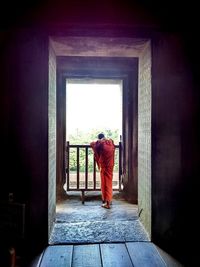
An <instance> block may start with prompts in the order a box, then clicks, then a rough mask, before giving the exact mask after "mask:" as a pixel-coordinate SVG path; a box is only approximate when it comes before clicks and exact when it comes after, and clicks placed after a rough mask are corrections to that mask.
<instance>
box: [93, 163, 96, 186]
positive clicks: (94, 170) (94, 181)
mask: <svg viewBox="0 0 200 267" xmlns="http://www.w3.org/2000/svg"><path fill="white" fill-rule="evenodd" d="M93 184H94V190H95V189H96V160H95V158H94V167H93Z"/></svg>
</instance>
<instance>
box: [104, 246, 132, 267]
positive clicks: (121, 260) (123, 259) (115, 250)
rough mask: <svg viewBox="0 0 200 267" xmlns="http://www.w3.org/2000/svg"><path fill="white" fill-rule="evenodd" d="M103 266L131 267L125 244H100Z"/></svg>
mask: <svg viewBox="0 0 200 267" xmlns="http://www.w3.org/2000/svg"><path fill="white" fill-rule="evenodd" d="M100 249H101V255H102V263H103V267H133V264H132V262H131V259H130V257H129V254H128V251H127V249H126V246H125V244H121V243H119V244H101V245H100Z"/></svg>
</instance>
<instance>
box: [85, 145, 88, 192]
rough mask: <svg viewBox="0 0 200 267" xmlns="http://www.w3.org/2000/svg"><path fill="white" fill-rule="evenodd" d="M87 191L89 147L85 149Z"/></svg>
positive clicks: (86, 186) (86, 184)
mask: <svg viewBox="0 0 200 267" xmlns="http://www.w3.org/2000/svg"><path fill="white" fill-rule="evenodd" d="M85 189H88V147H86V148H85Z"/></svg>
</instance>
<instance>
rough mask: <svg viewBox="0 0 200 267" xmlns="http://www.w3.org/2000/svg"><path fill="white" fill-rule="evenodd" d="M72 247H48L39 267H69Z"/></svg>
mask: <svg viewBox="0 0 200 267" xmlns="http://www.w3.org/2000/svg"><path fill="white" fill-rule="evenodd" d="M72 251H73V246H72V245H68V246H67V245H66V246H48V247H47V249H46V250H45V252H44V255H43V258H42V262H41V264H40V267H56V266H59V267H71V261H72Z"/></svg>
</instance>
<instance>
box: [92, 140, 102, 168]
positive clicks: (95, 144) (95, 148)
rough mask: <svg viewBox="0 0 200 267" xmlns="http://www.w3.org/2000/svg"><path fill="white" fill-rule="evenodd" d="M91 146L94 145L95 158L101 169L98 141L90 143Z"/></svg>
mask: <svg viewBox="0 0 200 267" xmlns="http://www.w3.org/2000/svg"><path fill="white" fill-rule="evenodd" d="M90 146H91V147H92V150H93V153H94V158H95V160H96V163H97V166H98V169H100V165H99V155H98V152H97V142H91V143H90Z"/></svg>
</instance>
